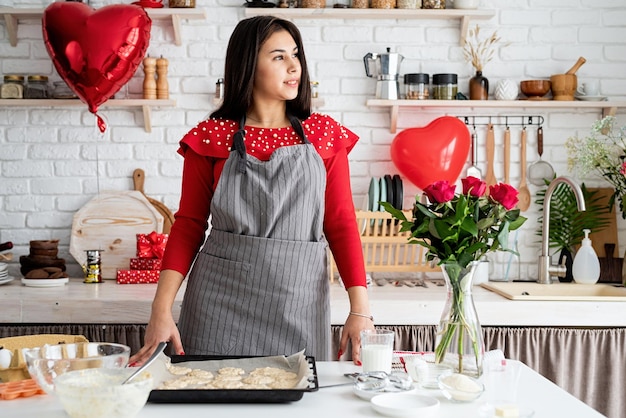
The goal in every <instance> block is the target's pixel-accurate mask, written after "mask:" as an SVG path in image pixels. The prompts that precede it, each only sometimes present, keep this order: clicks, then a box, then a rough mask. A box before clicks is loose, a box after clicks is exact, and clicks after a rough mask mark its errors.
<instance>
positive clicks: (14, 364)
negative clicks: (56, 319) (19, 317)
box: [0, 334, 89, 383]
mask: <svg viewBox="0 0 626 418" xmlns="http://www.w3.org/2000/svg"><path fill="white" fill-rule="evenodd" d="M83 342H84V343H86V342H89V341H88V340H87V338H85V337H84V336H83V335H65V334H38V335H22V336H19V337H7V338H0V347H3V348H5V349H7V350H11V351H12V352H13V357H12V358H11V364H10V365H9V367H7V368H6V369H2V368H0V381H2V382H5V383H6V382H14V381H19V380H25V379H30V377H31V376H30V374H29V373H28V369H27V368H26V362H25V361H24V355H23V354H22V348H35V347H41V346H44V345H46V344H49V345H55V344H73V343H83Z"/></svg>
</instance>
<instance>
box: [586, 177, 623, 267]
mask: <svg viewBox="0 0 626 418" xmlns="http://www.w3.org/2000/svg"><path fill="white" fill-rule="evenodd" d="M589 191H598V194H597V196H598V197H601V198H603V200H604V201H605V202H606V204H607V206H608V204H609V199H610V197H611V195H612V194H613V192H614V191H615V189H613V188H611V187H602V188H591V187H590V188H589ZM589 238H590V239H591V245H592V246H593V249H594V250H595V251H596V254H597V255H598V257H601V258H606V252H605V250H604V244H615V252H614V254H613V258H619V257H621V254H617V252H618V251H619V242H618V241H617V218H616V215H615V206H613V210H612V211H611V213H610V215H609V225H608V226H607V227H606V228H605V229H603V230H602V231H598V232H594V231H591V234H589Z"/></svg>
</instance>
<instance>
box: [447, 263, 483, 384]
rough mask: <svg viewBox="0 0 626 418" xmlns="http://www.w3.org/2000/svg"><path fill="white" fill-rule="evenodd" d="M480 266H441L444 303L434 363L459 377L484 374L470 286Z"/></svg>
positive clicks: (480, 330)
mask: <svg viewBox="0 0 626 418" xmlns="http://www.w3.org/2000/svg"><path fill="white" fill-rule="evenodd" d="M478 264H479V262H478V261H473V262H472V263H470V264H469V265H468V266H467V267H465V268H463V267H461V266H460V265H459V264H457V263H446V264H442V265H441V270H442V272H443V277H444V280H445V283H446V290H447V299H446V304H445V306H444V308H443V313H442V314H441V320H440V321H439V326H438V327H437V338H436V340H435V362H436V363H445V364H449V365H450V366H452V367H454V369H455V370H456V371H457V372H458V373H462V374H465V375H468V376H473V377H479V376H480V375H482V372H483V357H484V355H485V345H484V341H483V333H482V328H481V326H480V321H479V320H478V314H477V313H476V308H475V307H474V298H473V296H472V282H473V281H474V275H475V273H476V270H477V267H478Z"/></svg>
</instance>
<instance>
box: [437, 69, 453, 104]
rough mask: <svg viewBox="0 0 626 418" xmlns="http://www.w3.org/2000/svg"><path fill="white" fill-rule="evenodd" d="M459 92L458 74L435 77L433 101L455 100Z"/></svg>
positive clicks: (444, 74)
mask: <svg viewBox="0 0 626 418" xmlns="http://www.w3.org/2000/svg"><path fill="white" fill-rule="evenodd" d="M457 91H458V77H457V75H456V74H449V73H443V74H435V75H433V99H436V100H455V99H456V93H457Z"/></svg>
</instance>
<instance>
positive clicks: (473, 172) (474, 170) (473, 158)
mask: <svg viewBox="0 0 626 418" xmlns="http://www.w3.org/2000/svg"><path fill="white" fill-rule="evenodd" d="M471 138H472V150H471V154H470V163H471V165H470V166H469V168H468V169H467V177H476V178H477V179H480V178H482V175H483V173H481V171H480V168H478V166H477V165H476V162H477V161H478V135H477V134H476V126H474V127H473V129H472V136H471Z"/></svg>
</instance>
